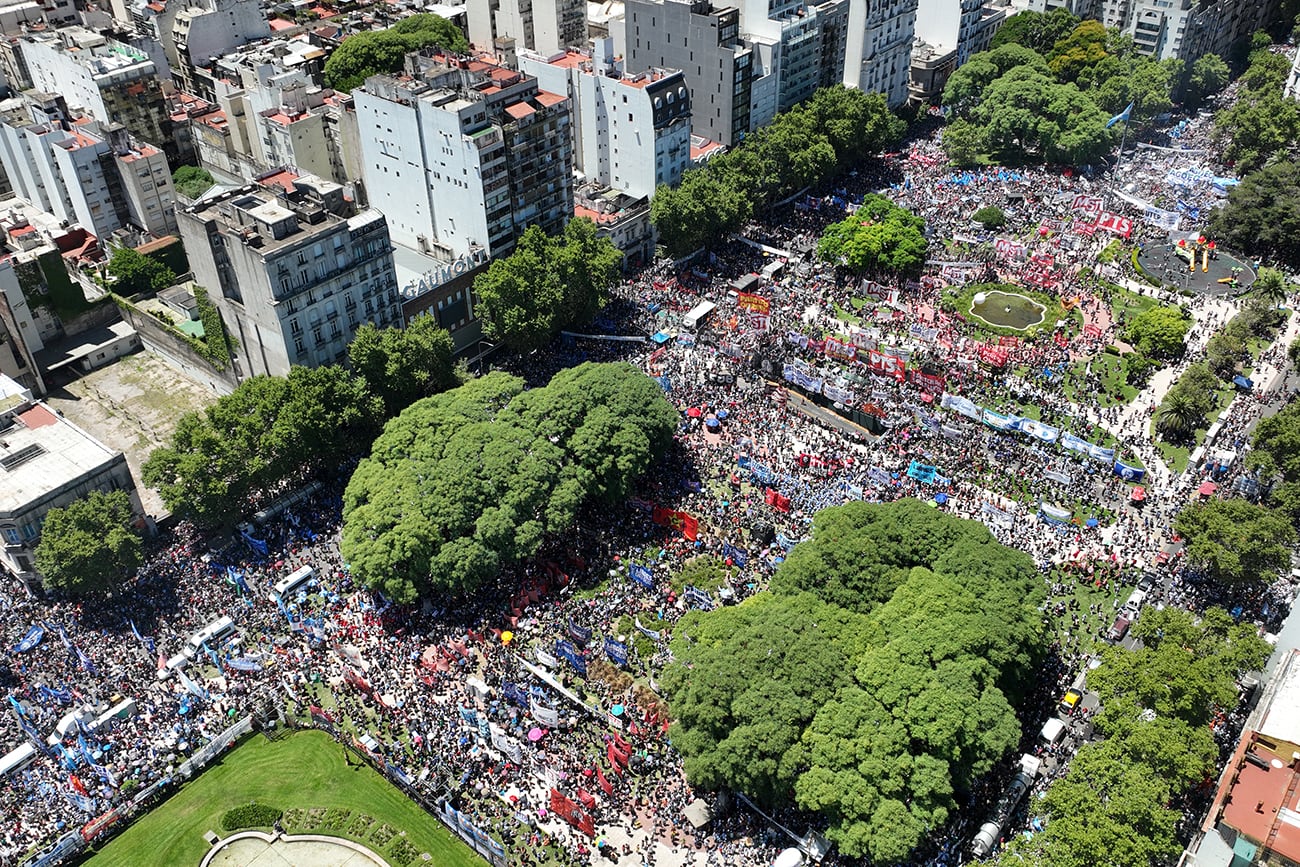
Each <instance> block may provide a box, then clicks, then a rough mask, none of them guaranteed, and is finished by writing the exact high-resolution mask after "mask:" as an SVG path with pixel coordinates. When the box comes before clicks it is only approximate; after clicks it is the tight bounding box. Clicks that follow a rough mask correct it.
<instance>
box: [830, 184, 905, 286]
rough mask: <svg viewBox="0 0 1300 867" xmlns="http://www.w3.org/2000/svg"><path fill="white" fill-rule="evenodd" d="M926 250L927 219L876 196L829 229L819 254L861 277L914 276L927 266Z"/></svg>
mask: <svg viewBox="0 0 1300 867" xmlns="http://www.w3.org/2000/svg"><path fill="white" fill-rule="evenodd" d="M927 246H928V242H927V241H926V240H925V220H924V219H922V218H921V217H918V216H917V215H916V214H913V213H912V212H911V211H908V210H906V209H904V208H900V207H898V205H895V204H894V203H893V202H891V201H890V200H889V199H887V198H885V197H884V196H880V195H876V194H874V193H873V194H871V195H868V196H866V197H865V198H864V199H863V201H862V205H861V207H859V208H858V209H857V210H856V211H854V212H853V213H852V214H849V215H848V216H847V217H845V218H844V219H843V220H841V221H840V222H838V223H835V224H833V225H830V226H827V227H826V231H825V233H823V234H822V237H821V240H820V241H819V242H818V244H817V252H818V254H819V255H820V256H821V257H822V258H823V259H825V260H826V261H828V262H832V263H834V264H836V265H843V266H844V267H846V268H848V269H849V270H851V271H856V272H858V273H859V274H861V273H863V272H867V271H873V272H875V271H886V272H889V273H892V274H912V273H915V272H917V271H919V270H920V268H921V265H922V264H924V262H925V251H926V248H927Z"/></svg>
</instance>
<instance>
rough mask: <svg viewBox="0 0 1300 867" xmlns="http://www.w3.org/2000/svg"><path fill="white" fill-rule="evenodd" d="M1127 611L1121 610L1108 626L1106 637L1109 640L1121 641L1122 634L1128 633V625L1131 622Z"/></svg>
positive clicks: (1122, 638)
mask: <svg viewBox="0 0 1300 867" xmlns="http://www.w3.org/2000/svg"><path fill="white" fill-rule="evenodd" d="M1127 615H1128V612H1122V613H1121V614H1120V616H1119V617H1117V618H1115V623H1114V624H1113V625H1112V626H1111V627H1110V632H1109V633H1107V636H1106V637H1107V638H1109V639H1110V640H1111V641H1123V640H1124V636H1125V635H1128V628H1129V625H1130V624H1131V623H1132V622H1133V621H1132V620H1130V619H1129V617H1128V616H1127Z"/></svg>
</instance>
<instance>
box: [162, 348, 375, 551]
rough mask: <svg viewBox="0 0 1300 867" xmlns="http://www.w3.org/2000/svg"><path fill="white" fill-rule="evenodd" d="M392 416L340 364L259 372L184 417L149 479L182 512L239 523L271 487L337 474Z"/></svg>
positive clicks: (200, 520)
mask: <svg viewBox="0 0 1300 867" xmlns="http://www.w3.org/2000/svg"><path fill="white" fill-rule="evenodd" d="M382 419H383V401H382V400H380V399H379V398H378V397H375V396H374V395H371V394H370V393H369V391H367V390H366V384H365V382H364V380H362V379H360V378H359V377H355V376H353V375H352V374H351V373H349V372H348V371H346V370H343V369H342V368H340V367H334V366H327V367H319V368H306V367H294V368H292V369H291V370H290V371H289V375H288V376H287V377H280V376H255V377H252V378H250V379H247V380H244V382H242V383H240V385H239V387H238V388H236V389H235V390H234V392H232V393H231V394H228V395H226V396H224V397H222V398H221V399H220V400H218V401H217V402H216V403H215V404H213V405H212V406H210V407H208V408H207V409H206V410H204V411H203V412H202V413H186V414H185V415H183V416H181V418H180V420H179V421H178V422H177V425H176V430H175V431H174V432H173V434H172V437H171V441H170V442H169V443H168V444H167V445H166V446H163V447H160V448H157V449H154V450H153V452H152V453H151V454H150V455H149V459H148V460H147V461H146V462H145V464H144V466H143V467H142V468H141V476H142V478H143V479H144V482H145V484H147V485H149V486H150V487H153V488H156V489H158V492H159V494H160V495H161V496H162V499H163V502H164V503H166V504H167V507H168V508H169V509H171V510H172V511H173V512H175V513H177V514H178V515H180V516H182V517H184V518H186V519H188V520H192V521H194V522H195V523H197V524H199V525H201V526H208V527H211V526H219V525H221V524H233V523H234V522H235V521H237V520H239V518H240V517H241V516H242V515H244V514H246V513H247V512H249V511H251V509H252V508H253V506H254V504H255V502H256V500H257V498H258V497H262V496H265V495H266V493H267V492H270V491H273V490H275V489H277V488H279V487H282V486H283V485H284V484H286V483H293V482H295V481H297V480H299V479H301V478H304V477H306V476H308V475H311V474H313V473H318V472H332V471H333V470H334V468H335V467H337V465H338V463H339V462H340V461H342V460H344V459H345V458H347V457H350V456H352V455H354V454H356V453H357V451H358V450H359V449H361V448H364V447H365V445H366V444H368V443H369V442H370V440H371V439H372V438H373V436H374V434H375V432H376V431H377V429H378V427H379V424H380V422H381V420H382Z"/></svg>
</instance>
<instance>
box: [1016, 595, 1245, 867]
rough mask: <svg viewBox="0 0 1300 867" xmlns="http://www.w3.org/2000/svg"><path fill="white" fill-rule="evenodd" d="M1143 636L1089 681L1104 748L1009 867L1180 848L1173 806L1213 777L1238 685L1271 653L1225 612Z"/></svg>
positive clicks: (1114, 650) (1088, 756) (1113, 860)
mask: <svg viewBox="0 0 1300 867" xmlns="http://www.w3.org/2000/svg"><path fill="white" fill-rule="evenodd" d="M1133 633H1134V635H1135V636H1137V637H1138V638H1140V639H1141V642H1142V644H1141V649H1139V650H1130V649H1127V648H1125V647H1122V646H1112V647H1108V648H1106V649H1105V650H1104V651H1102V658H1101V665H1100V666H1099V667H1097V668H1096V669H1094V670H1092V671H1090V672H1089V673H1088V686H1089V687H1090V688H1092V689H1094V690H1096V692H1097V693H1098V696H1099V698H1100V702H1101V707H1102V712H1101V713H1100V714H1099V715H1098V716H1097V718H1096V725H1097V729H1098V731H1099V732H1100V733H1101V734H1102V735H1103V736H1104V740H1102V741H1101V742H1099V743H1091V744H1085V745H1084V746H1083V747H1081V748H1080V749H1079V751H1078V752H1077V753H1076V754H1075V756H1074V758H1073V759H1072V760H1071V762H1070V770H1069V773H1067V774H1066V775H1065V777H1063V778H1062V779H1060V780H1057V781H1056V782H1054V783H1053V784H1052V786H1051V788H1049V789H1048V790H1047V794H1046V797H1044V799H1043V800H1042V801H1041V804H1040V806H1039V807H1036V808H1035V809H1036V812H1037V813H1038V814H1039V815H1042V816H1043V817H1044V818H1045V819H1047V823H1046V830H1044V831H1043V832H1042V833H1040V834H1034V835H1033V836H1032V837H1028V838H1018V839H1017V840H1016V841H1015V842H1013V843H1012V844H1011V845H1010V847H1009V848H1008V849H1007V850H1005V851H1004V853H1003V855H1002V857H1001V859H1000V861H999V863H1000V864H1002V865H1004V867H1010V865H1024V864H1029V865H1036V867H1038V865H1041V867H1048V865H1051V867H1131V865H1135V864H1159V863H1164V862H1166V861H1169V860H1171V859H1173V858H1175V857H1177V855H1178V852H1179V851H1181V848H1182V847H1181V845H1180V844H1179V842H1178V838H1177V833H1176V831H1177V826H1178V821H1179V818H1180V816H1181V812H1180V810H1179V809H1178V808H1177V806H1176V804H1171V801H1174V800H1175V799H1176V798H1178V797H1180V796H1182V795H1183V794H1184V793H1186V792H1187V791H1188V790H1189V789H1190V788H1191V787H1192V786H1195V785H1198V784H1202V783H1204V782H1206V781H1207V780H1210V779H1212V775H1213V773H1214V767H1215V763H1216V762H1217V760H1218V747H1217V746H1216V745H1215V743H1214V738H1213V736H1212V733H1211V729H1210V725H1211V721H1212V719H1213V716H1214V714H1215V712H1216V711H1218V710H1221V709H1223V708H1229V707H1233V706H1234V705H1235V704H1236V702H1237V695H1238V693H1237V684H1236V679H1237V678H1238V677H1240V676H1241V675H1242V674H1244V673H1246V672H1249V671H1257V670H1258V669H1259V668H1260V666H1262V665H1263V664H1264V660H1266V659H1267V658H1268V653H1269V646H1268V644H1267V643H1266V642H1265V641H1264V640H1263V639H1261V638H1260V637H1259V636H1258V634H1257V633H1256V630H1255V627H1254V626H1253V625H1252V624H1249V623H1236V622H1234V621H1233V620H1232V618H1230V617H1229V616H1228V615H1227V614H1226V613H1225V612H1223V611H1222V610H1221V609H1217V608H1216V609H1210V610H1209V611H1207V612H1205V614H1204V615H1202V616H1201V617H1199V618H1198V617H1196V615H1194V614H1192V613H1190V612H1188V611H1185V610H1183V609H1180V608H1164V609H1161V610H1159V611H1152V610H1148V611H1146V612H1145V613H1144V614H1143V616H1142V618H1141V619H1140V620H1139V621H1138V622H1137V623H1135V624H1134V626H1133ZM1151 712H1154V713H1151Z"/></svg>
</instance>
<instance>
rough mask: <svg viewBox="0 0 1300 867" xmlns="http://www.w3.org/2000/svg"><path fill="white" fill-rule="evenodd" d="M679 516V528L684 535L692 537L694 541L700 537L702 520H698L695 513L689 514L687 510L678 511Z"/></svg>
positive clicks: (688, 537)
mask: <svg viewBox="0 0 1300 867" xmlns="http://www.w3.org/2000/svg"><path fill="white" fill-rule="evenodd" d="M677 518H678V520H679V521H680V522H681V524H680V525H679V527H678V529H680V530H681V531H682V535H683V536H685V537H686V538H687V539H690V540H691V541H692V542H694V541H695V540H696V539H697V538H699V535H700V522H699V521H698V520H696V518H695V516H694V515H690V514H687V513H686V512H678V513H677Z"/></svg>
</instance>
